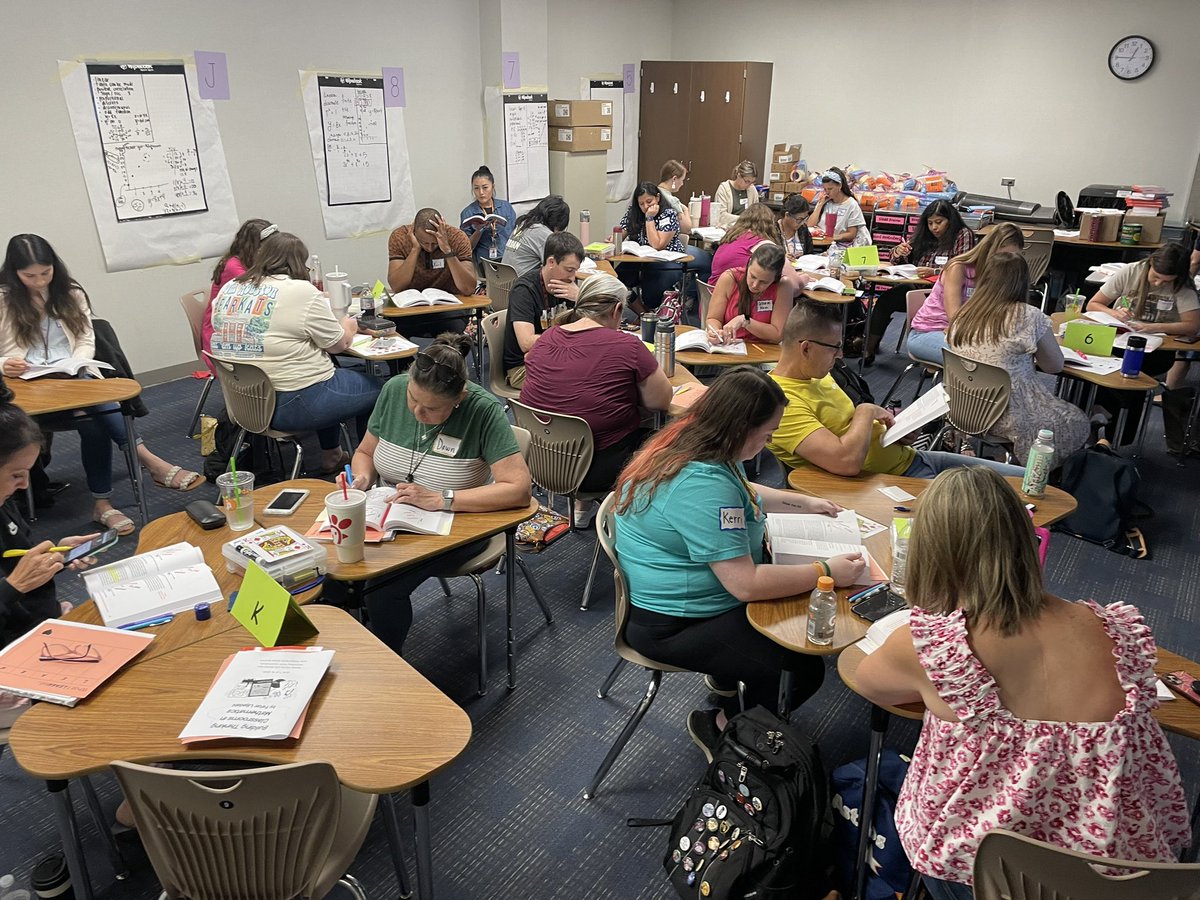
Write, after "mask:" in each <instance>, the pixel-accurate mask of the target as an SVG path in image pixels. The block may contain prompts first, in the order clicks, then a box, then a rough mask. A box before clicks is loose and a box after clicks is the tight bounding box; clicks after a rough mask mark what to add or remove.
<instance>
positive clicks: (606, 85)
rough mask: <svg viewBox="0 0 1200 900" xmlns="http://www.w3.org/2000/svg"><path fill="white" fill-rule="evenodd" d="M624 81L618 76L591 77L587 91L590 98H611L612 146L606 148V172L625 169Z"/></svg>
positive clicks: (613, 172) (612, 172)
mask: <svg viewBox="0 0 1200 900" xmlns="http://www.w3.org/2000/svg"><path fill="white" fill-rule="evenodd" d="M625 97H626V94H625V82H624V81H622V80H621V79H620V78H593V79H592V81H591V85H590V90H589V92H588V99H590V100H611V101H612V105H613V116H612V127H613V133H612V146H611V147H610V148H609V150H608V156H607V162H608V166H607V168H606V172H607V174H609V175H613V174H615V173H617V172H624V171H625Z"/></svg>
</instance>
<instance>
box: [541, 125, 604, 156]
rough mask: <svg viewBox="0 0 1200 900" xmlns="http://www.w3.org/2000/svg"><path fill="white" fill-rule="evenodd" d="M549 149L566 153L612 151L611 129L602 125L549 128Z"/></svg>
mask: <svg viewBox="0 0 1200 900" xmlns="http://www.w3.org/2000/svg"><path fill="white" fill-rule="evenodd" d="M550 149H551V150H565V151H567V152H568V153H584V152H587V151H591V150H611V149H612V128H611V127H609V126H602V125H576V126H574V127H571V128H555V127H554V126H551V128H550Z"/></svg>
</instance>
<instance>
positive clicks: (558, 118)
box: [547, 100, 613, 128]
mask: <svg viewBox="0 0 1200 900" xmlns="http://www.w3.org/2000/svg"><path fill="white" fill-rule="evenodd" d="M547 115H548V118H547V122H548V124H549V125H551V126H552V127H553V126H556V125H607V126H608V127H609V128H611V127H612V123H613V104H612V101H611V100H551V101H550V108H549V109H548V110H547Z"/></svg>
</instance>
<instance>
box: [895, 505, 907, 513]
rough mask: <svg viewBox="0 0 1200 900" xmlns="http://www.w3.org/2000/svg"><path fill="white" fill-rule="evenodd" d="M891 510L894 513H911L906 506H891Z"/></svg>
mask: <svg viewBox="0 0 1200 900" xmlns="http://www.w3.org/2000/svg"><path fill="white" fill-rule="evenodd" d="M892 509H894V510H895V511H896V512H912V510H911V509H909V508H908V507H907V506H893V507H892Z"/></svg>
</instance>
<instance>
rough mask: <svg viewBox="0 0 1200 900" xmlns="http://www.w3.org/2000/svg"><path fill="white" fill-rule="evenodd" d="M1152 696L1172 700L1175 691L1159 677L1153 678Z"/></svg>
mask: <svg viewBox="0 0 1200 900" xmlns="http://www.w3.org/2000/svg"><path fill="white" fill-rule="evenodd" d="M1154 696H1155V697H1157V698H1158V699H1159V700H1174V699H1175V693H1174V692H1173V691H1172V690H1171V689H1170V688H1169V687H1167V685H1166V682H1164V681H1163V680H1162V679H1161V678H1155V679H1154Z"/></svg>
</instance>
